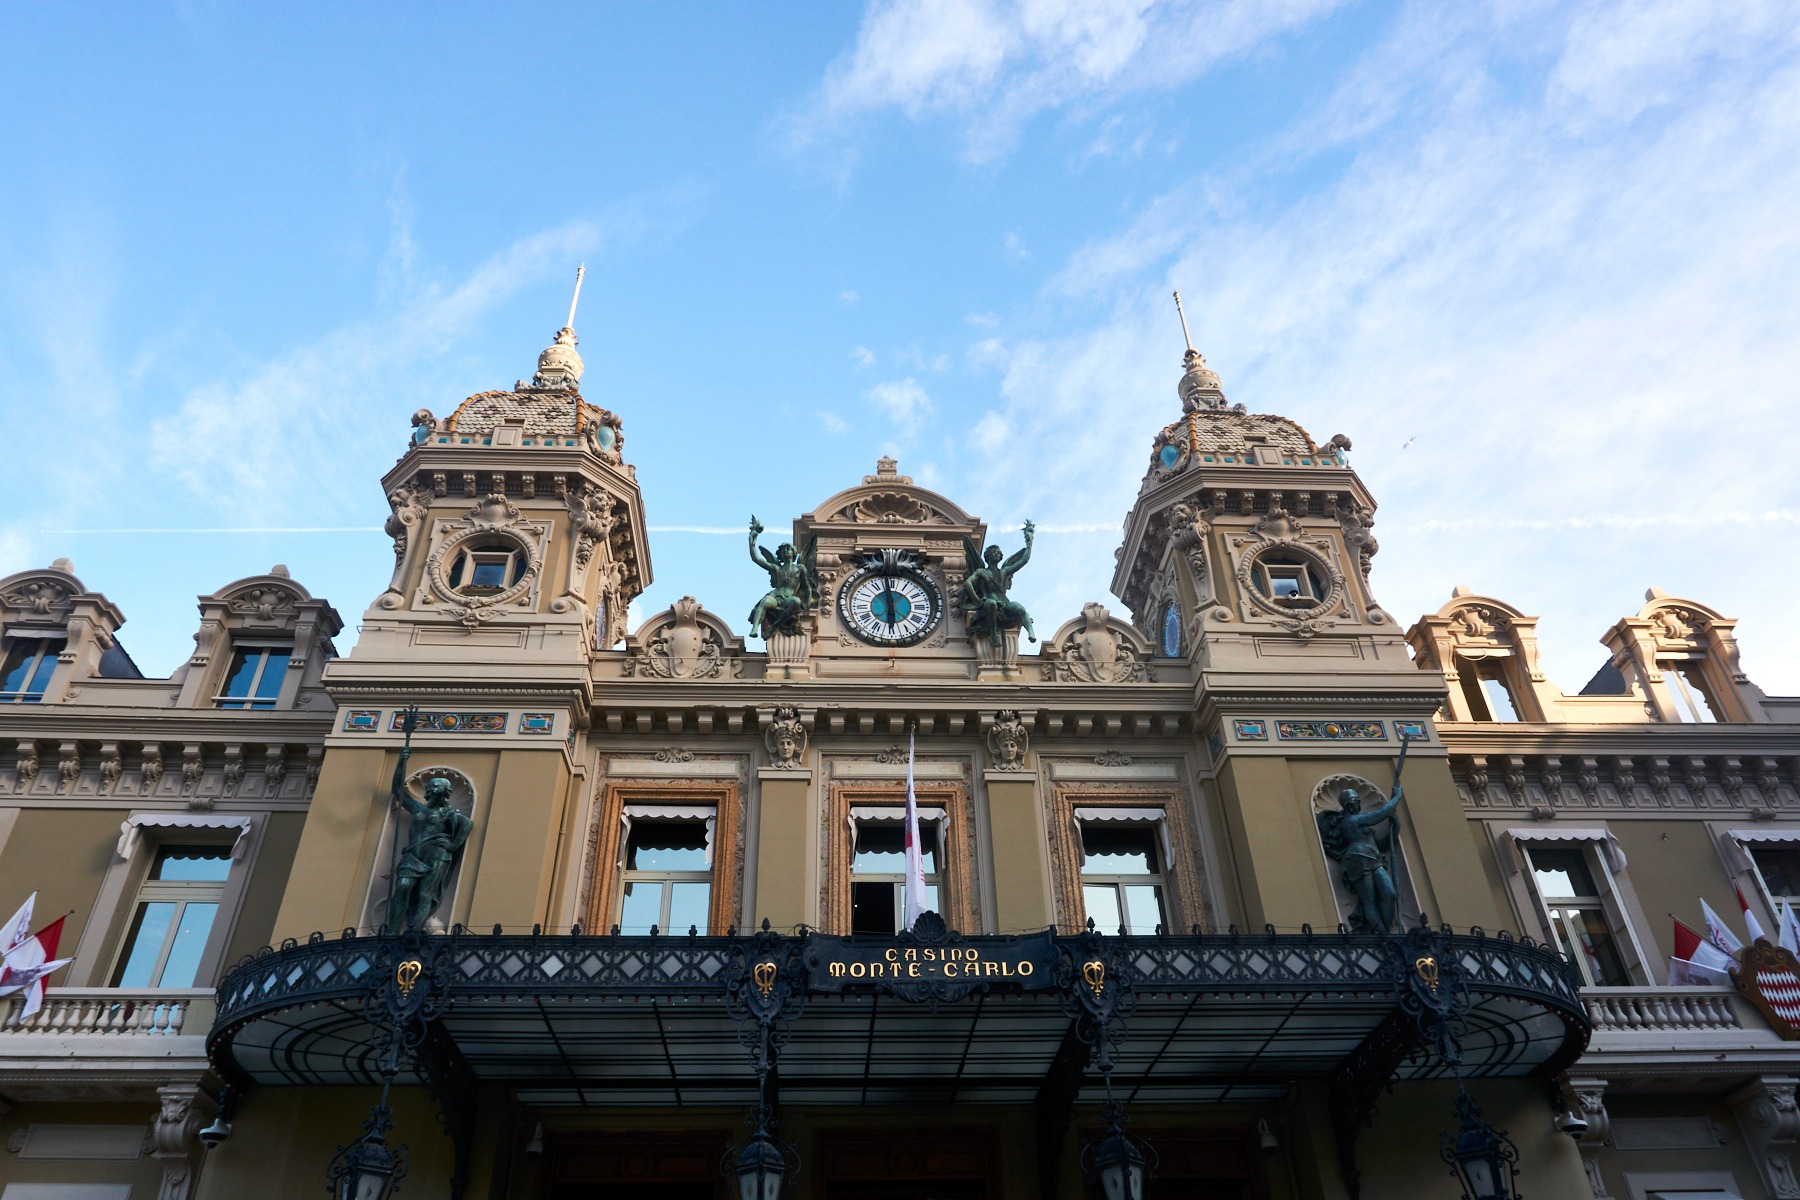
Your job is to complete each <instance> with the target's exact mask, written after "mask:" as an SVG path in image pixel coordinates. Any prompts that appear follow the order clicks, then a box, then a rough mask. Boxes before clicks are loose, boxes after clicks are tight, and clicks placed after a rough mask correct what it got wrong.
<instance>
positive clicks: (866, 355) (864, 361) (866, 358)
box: [850, 346, 875, 370]
mask: <svg viewBox="0 0 1800 1200" xmlns="http://www.w3.org/2000/svg"><path fill="white" fill-rule="evenodd" d="M850 360H851V361H852V362H854V363H855V364H856V365H857V368H858V369H859V370H860V369H861V368H863V367H872V366H874V365H875V352H874V351H872V350H870V349H869V348H868V347H867V346H858V347H856V349H854V350H852V351H850Z"/></svg>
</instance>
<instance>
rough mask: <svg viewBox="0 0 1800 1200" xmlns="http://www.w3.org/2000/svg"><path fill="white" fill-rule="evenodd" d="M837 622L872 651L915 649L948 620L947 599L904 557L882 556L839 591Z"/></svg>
mask: <svg viewBox="0 0 1800 1200" xmlns="http://www.w3.org/2000/svg"><path fill="white" fill-rule="evenodd" d="M838 619H839V620H841V621H842V622H843V623H844V628H846V629H848V630H849V631H850V632H851V633H852V634H854V635H856V637H858V638H860V639H861V640H862V641H865V642H867V643H869V644H870V645H871V646H911V645H913V644H915V643H917V642H920V641H923V640H924V639H925V637H926V636H927V635H928V634H930V633H931V631H932V630H934V629H936V628H937V626H938V622H939V621H941V620H943V619H944V593H943V591H942V589H940V588H939V587H938V585H937V582H936V581H935V580H933V579H932V578H931V576H930V575H927V574H926V573H925V572H924V571H922V570H920V569H919V568H918V567H917V566H915V565H914V564H913V563H912V562H911V561H909V556H905V554H904V552H903V551H902V552H898V553H897V552H894V551H883V552H882V553H881V554H880V555H879V556H878V557H876V558H873V559H871V560H870V561H869V562H868V563H866V564H865V565H863V566H861V567H858V568H857V569H856V570H855V571H854V572H852V573H851V575H850V577H849V578H848V579H846V580H844V586H843V587H841V588H840V589H838Z"/></svg>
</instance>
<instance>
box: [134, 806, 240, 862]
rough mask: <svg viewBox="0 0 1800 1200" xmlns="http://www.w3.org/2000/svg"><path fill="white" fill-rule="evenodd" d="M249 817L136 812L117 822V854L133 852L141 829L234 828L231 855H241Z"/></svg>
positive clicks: (135, 849) (141, 832) (238, 856)
mask: <svg viewBox="0 0 1800 1200" xmlns="http://www.w3.org/2000/svg"><path fill="white" fill-rule="evenodd" d="M255 824H256V822H255V820H254V819H253V818H251V817H222V816H203V815H201V814H198V813H136V814H134V815H132V816H130V817H127V818H126V819H125V822H124V824H122V825H120V826H119V846H118V853H119V857H120V858H130V857H131V856H132V855H133V854H135V853H137V845H138V838H140V837H141V836H143V831H144V830H145V829H235V830H237V831H238V835H237V839H236V840H235V841H233V842H232V843H231V857H233V858H242V857H243V855H244V839H245V838H246V837H248V836H249V834H250V830H251V829H253V828H254V827H255Z"/></svg>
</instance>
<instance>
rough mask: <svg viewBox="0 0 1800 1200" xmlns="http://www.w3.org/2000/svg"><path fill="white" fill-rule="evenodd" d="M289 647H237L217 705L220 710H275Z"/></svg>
mask: <svg viewBox="0 0 1800 1200" xmlns="http://www.w3.org/2000/svg"><path fill="white" fill-rule="evenodd" d="M293 654H294V648H293V647H292V646H239V647H237V649H235V650H233V651H232V653H231V669H230V670H229V671H227V672H226V673H225V686H224V687H223V688H221V689H220V691H219V695H218V697H217V702H218V705H219V707H220V708H274V707H275V701H276V699H277V698H279V697H280V695H281V681H282V678H283V677H284V676H285V675H286V674H287V666H288V659H290V658H292V657H293Z"/></svg>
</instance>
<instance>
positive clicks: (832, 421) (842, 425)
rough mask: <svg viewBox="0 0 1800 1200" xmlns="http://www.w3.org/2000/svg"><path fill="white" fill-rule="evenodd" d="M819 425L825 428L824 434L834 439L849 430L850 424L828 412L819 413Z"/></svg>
mask: <svg viewBox="0 0 1800 1200" xmlns="http://www.w3.org/2000/svg"><path fill="white" fill-rule="evenodd" d="M819 424H821V425H823V426H824V427H825V432H826V433H829V434H831V435H832V436H834V437H835V436H836V435H838V434H840V433H843V432H845V431H846V430H848V429H849V428H850V422H848V421H846V420H844V418H842V417H840V416H838V415H837V414H836V413H834V412H831V411H829V410H825V411H821V412H820V413H819Z"/></svg>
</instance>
